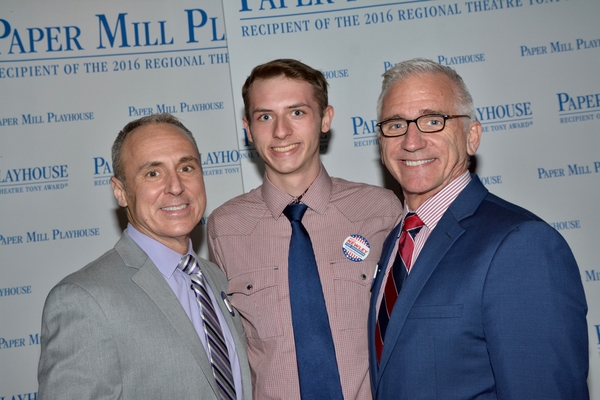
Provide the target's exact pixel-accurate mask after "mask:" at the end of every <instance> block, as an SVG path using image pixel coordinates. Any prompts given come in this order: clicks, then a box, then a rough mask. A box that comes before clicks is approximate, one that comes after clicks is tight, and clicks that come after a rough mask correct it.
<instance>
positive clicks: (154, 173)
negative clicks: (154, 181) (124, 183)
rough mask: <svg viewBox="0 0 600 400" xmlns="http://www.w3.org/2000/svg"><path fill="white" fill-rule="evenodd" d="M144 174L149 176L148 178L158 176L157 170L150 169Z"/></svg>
mask: <svg viewBox="0 0 600 400" xmlns="http://www.w3.org/2000/svg"><path fill="white" fill-rule="evenodd" d="M146 176H148V177H150V178H156V177H157V176H158V172H157V171H150V172H148V173H147V174H146Z"/></svg>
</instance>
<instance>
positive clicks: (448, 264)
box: [369, 175, 589, 400]
mask: <svg viewBox="0 0 600 400" xmlns="http://www.w3.org/2000/svg"><path fill="white" fill-rule="evenodd" d="M472 178H473V179H472V181H471V182H470V183H469V184H468V185H467V187H466V188H465V189H464V190H463V191H462V192H461V193H460V195H459V196H458V197H457V198H456V200H455V201H454V202H453V203H452V204H451V206H450V208H449V209H448V210H447V211H446V213H445V214H444V215H443V216H442V219H441V220H440V222H439V223H438V225H437V226H436V228H435V229H434V230H433V231H432V233H431V235H430V236H429V238H428V240H427V242H426V243H425V246H424V247H423V249H422V251H421V253H420V255H419V257H418V259H417V261H416V262H415V264H414V266H413V268H412V269H411V273H410V275H409V276H408V278H407V279H406V281H405V282H404V285H403V287H402V290H401V292H400V296H399V297H398V300H397V301H396V304H395V306H394V309H393V312H392V316H391V319H390V322H389V325H388V328H387V333H386V338H385V344H384V347H383V353H382V356H381V364H380V365H378V363H377V359H376V355H375V345H374V343H375V341H374V331H375V318H376V316H375V306H376V304H375V303H376V301H377V297H378V294H379V290H380V288H381V285H382V280H383V275H384V273H383V271H382V270H384V269H385V267H386V265H387V263H388V260H389V257H390V253H391V252H392V249H393V247H394V246H393V245H394V240H396V238H397V237H398V231H399V229H400V227H396V228H395V229H394V230H393V231H392V232H391V233H390V235H389V236H388V238H387V240H386V242H385V244H384V248H383V252H382V256H381V257H382V258H381V260H380V261H379V266H378V268H379V270H380V271H379V272H378V274H377V276H376V279H375V281H374V286H373V294H372V298H371V308H370V312H369V358H370V372H371V383H372V389H373V395H374V397H375V398H376V399H386V400H388V399H410V400H416V399H428V400H430V399H461V400H464V399H519V400H521V399H541V398H544V399H569V400H573V399H586V398H588V397H589V395H588V388H587V384H586V379H587V373H588V364H589V360H588V359H589V356H588V335H587V323H586V313H587V305H586V300H585V295H584V292H583V285H582V283H581V276H580V273H579V269H578V267H577V264H576V262H575V259H574V257H573V254H572V253H571V250H570V249H569V246H568V245H567V243H566V242H565V240H564V239H563V238H562V236H561V235H560V234H559V233H558V232H557V231H556V230H554V229H553V228H552V227H550V226H549V225H548V224H546V223H545V222H543V221H542V220H541V219H539V218H538V217H537V216H535V215H533V214H532V213H530V212H529V211H527V210H524V209H522V208H520V207H518V206H515V205H514V204H511V203H508V202H506V201H504V200H502V199H500V198H498V197H497V196H494V195H493V194H491V193H489V192H488V191H487V189H486V188H485V187H484V186H483V185H482V184H481V182H480V181H479V178H478V177H477V176H476V175H473V176H472Z"/></svg>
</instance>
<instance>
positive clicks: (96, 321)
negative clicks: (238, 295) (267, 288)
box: [38, 232, 252, 400]
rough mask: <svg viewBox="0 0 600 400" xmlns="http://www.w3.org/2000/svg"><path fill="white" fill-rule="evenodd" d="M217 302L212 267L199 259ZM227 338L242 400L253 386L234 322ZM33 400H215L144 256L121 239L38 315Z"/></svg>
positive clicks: (182, 323)
mask: <svg viewBox="0 0 600 400" xmlns="http://www.w3.org/2000/svg"><path fill="white" fill-rule="evenodd" d="M198 262H199V263H200V267H201V268H202V271H203V273H204V276H205V278H206V281H207V282H208V284H209V285H210V287H211V288H212V289H213V291H214V292H215V295H216V296H217V298H218V297H219V294H220V292H221V291H222V290H223V291H225V292H227V289H226V288H227V279H226V278H225V276H224V275H223V273H222V272H221V271H220V270H219V269H218V267H217V266H216V265H214V264H212V263H210V262H208V261H206V260H202V259H200V258H199V259H198ZM218 303H219V306H220V307H221V311H222V312H223V315H225V318H226V319H227V323H228V325H229V328H230V330H231V333H232V334H233V337H234V339H235V345H236V349H237V352H238V357H239V360H240V365H241V368H242V382H243V392H244V398H245V399H250V398H251V396H252V387H251V382H250V370H249V366H248V358H247V355H246V341H245V336H244V332H243V328H242V324H241V321H240V318H239V314H237V313H236V315H235V317H232V316H231V314H230V313H229V311H228V310H227V309H226V308H225V305H224V304H223V302H220V301H219V302H218ZM40 343H41V357H40V364H39V367H38V381H39V391H38V394H39V398H40V399H169V400H171V399H217V398H218V396H217V394H216V393H217V388H216V383H215V380H214V378H213V375H212V370H211V366H210V361H209V359H208V356H207V355H206V352H205V350H204V348H203V346H202V342H201V341H200V338H199V337H198V334H197V333H196V330H195V329H194V327H193V325H192V323H191V322H190V320H189V318H188V316H187V314H186V313H185V311H184V310H183V307H181V304H180V303H179V300H178V299H177V297H176V296H175V294H174V293H173V291H172V290H171V288H170V287H169V285H168V283H167V282H166V281H165V279H164V277H163V276H162V274H161V273H160V271H159V270H158V269H157V268H156V266H155V265H154V263H152V261H151V260H150V259H149V258H148V256H147V255H146V253H145V252H144V251H143V250H142V249H141V248H140V247H139V246H138V245H137V244H136V243H135V242H134V241H133V240H132V239H131V238H130V237H129V236H128V235H127V233H126V232H124V233H123V236H122V237H121V239H120V240H119V241H118V242H117V244H116V245H115V247H114V249H112V250H110V251H108V252H107V253H105V254H104V255H102V256H101V257H100V258H98V259H97V260H96V261H94V262H92V263H91V264H88V265H87V266H86V267H84V268H83V269H81V270H79V271H77V272H75V273H73V274H71V275H69V276H67V277H66V278H65V279H63V280H62V281H61V282H60V283H58V285H56V287H54V288H53V289H52V291H51V292H50V294H49V295H48V298H47V300H46V304H45V306H44V312H43V316H42V330H41V335H40Z"/></svg>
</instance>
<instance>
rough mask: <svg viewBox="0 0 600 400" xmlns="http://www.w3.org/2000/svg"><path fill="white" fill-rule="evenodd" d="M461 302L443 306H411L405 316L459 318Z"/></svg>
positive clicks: (461, 311) (461, 310)
mask: <svg viewBox="0 0 600 400" xmlns="http://www.w3.org/2000/svg"><path fill="white" fill-rule="evenodd" d="M463 307H464V306H463V305H462V304H452V305H443V306H413V308H412V309H411V310H410V313H409V314H408V317H407V318H415V319H417V318H427V319H428V318H438V319H439V318H460V317H462V313H463Z"/></svg>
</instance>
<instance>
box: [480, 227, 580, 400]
mask: <svg viewBox="0 0 600 400" xmlns="http://www.w3.org/2000/svg"><path fill="white" fill-rule="evenodd" d="M482 308H483V309H482V313H483V321H484V330H485V338H486V342H487V347H488V352H489V355H490V361H491V366H492V369H493V373H494V377H495V380H496V385H497V386H496V390H497V394H498V398H499V399H533V398H552V399H587V398H589V395H588V388H587V383H586V379H587V374H588V364H589V355H588V333H587V323H586V313H587V305H586V300H585V294H584V291H583V285H582V282H581V276H580V272H579V268H578V266H577V263H576V262H575V258H574V257H573V254H572V252H571V250H570V249H569V246H568V245H567V243H566V242H565V240H564V239H563V238H562V236H561V235H560V234H559V233H558V232H556V231H555V230H554V229H552V228H551V227H550V226H549V225H547V224H546V223H544V222H541V221H529V222H525V223H523V224H521V225H519V226H518V227H517V228H516V229H514V230H513V231H511V232H510V233H509V234H508V235H507V236H506V237H505V238H504V240H503V242H502V244H501V245H500V246H499V248H498V250H497V252H496V254H495V255H494V257H493V260H492V262H491V265H490V268H489V270H488V275H487V277H486V281H485V286H484V291H483V303H482Z"/></svg>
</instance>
